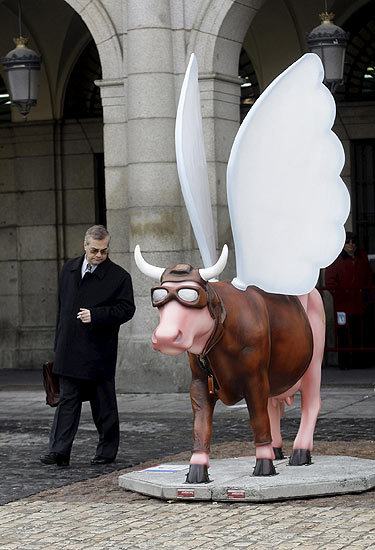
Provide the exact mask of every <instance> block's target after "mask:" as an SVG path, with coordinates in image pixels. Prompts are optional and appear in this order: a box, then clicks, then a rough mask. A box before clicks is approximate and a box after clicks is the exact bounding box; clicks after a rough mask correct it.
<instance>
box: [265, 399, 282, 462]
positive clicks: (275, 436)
mask: <svg viewBox="0 0 375 550" xmlns="http://www.w3.org/2000/svg"><path fill="white" fill-rule="evenodd" d="M267 409H268V416H269V419H270V426H271V436H272V447H273V452H274V455H275V460H282V459H283V458H285V456H284V453H283V439H282V436H281V430H280V421H281V418H282V416H283V414H284V404H283V403H282V402H280V401H279V400H278V399H275V398H274V397H270V398H269V399H268V407H267Z"/></svg>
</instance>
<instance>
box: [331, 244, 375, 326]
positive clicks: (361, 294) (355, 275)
mask: <svg viewBox="0 0 375 550" xmlns="http://www.w3.org/2000/svg"><path fill="white" fill-rule="evenodd" d="M325 285H326V287H327V288H328V290H330V291H331V293H332V296H333V300H334V304H335V310H336V311H345V313H352V314H355V315H361V314H363V312H364V310H365V305H366V302H367V301H368V296H369V289H370V288H372V287H373V282H372V271H371V267H370V264H369V261H368V258H367V255H366V253H365V251H364V250H358V252H357V254H356V255H355V256H354V258H352V257H351V256H349V254H347V253H346V252H342V253H341V254H340V256H339V257H338V258H337V259H336V260H335V261H334V262H333V264H331V265H330V266H329V267H327V269H326V271H325Z"/></svg>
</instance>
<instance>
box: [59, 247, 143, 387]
mask: <svg viewBox="0 0 375 550" xmlns="http://www.w3.org/2000/svg"><path fill="white" fill-rule="evenodd" d="M83 260H84V255H83V256H81V257H79V258H74V259H73V260H69V261H68V262H66V264H65V265H64V267H63V269H62V271H61V275H60V282H59V310H58V316H57V325H56V336H55V361H54V369H53V370H54V372H55V373H56V374H59V375H61V376H70V377H73V378H81V379H84V380H103V379H110V378H113V376H114V375H115V369H116V359H117V345H118V332H119V328H120V325H121V324H122V323H125V322H126V321H128V320H129V319H131V318H132V317H133V315H134V312H135V305H134V298H133V288H132V282H131V278H130V275H129V273H128V272H127V271H125V269H123V268H122V267H120V266H119V265H117V264H115V263H113V262H111V260H110V259H109V258H107V259H106V260H105V261H104V262H102V263H101V264H99V265H98V266H97V268H96V269H95V271H94V272H93V273H88V274H86V275H85V276H84V278H83V279H82V276H81V268H82V263H83ZM80 308H86V309H89V310H90V312H91V323H82V321H80V320H79V319H77V313H78V312H79V309H80Z"/></svg>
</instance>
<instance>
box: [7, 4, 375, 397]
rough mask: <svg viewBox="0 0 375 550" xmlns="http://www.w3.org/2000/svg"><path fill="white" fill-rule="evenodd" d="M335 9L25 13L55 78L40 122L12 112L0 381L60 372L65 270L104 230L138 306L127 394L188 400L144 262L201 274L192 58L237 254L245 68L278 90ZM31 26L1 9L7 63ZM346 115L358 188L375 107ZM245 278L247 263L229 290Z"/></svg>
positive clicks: (122, 377)
mask: <svg viewBox="0 0 375 550" xmlns="http://www.w3.org/2000/svg"><path fill="white" fill-rule="evenodd" d="M36 4H38V5H37V9H36ZM368 4H371V2H366V1H363V0H357V1H353V0H335V1H331V2H329V8H330V9H332V10H333V11H335V13H336V23H337V24H339V25H341V26H343V25H344V24H345V22H346V21H349V20H350V21H351V20H353V17H355V15H356V13H358V12H360V10H364V9H367V7H366V6H367V5H368ZM321 8H322V6H321V2H318V1H317V0H306V1H300V0H267V1H265V0H66V1H65V0H38V1H36V0H23V2H22V19H23V25H24V34H27V35H28V36H30V46H31V47H32V48H33V49H35V50H37V51H38V52H39V53H41V55H42V59H43V65H42V72H41V86H40V95H39V100H38V105H37V106H36V107H35V108H34V109H33V110H32V111H31V113H30V115H29V116H28V119H27V121H23V120H22V118H21V117H20V116H19V115H18V114H17V112H16V111H15V110H13V109H12V111H10V108H9V107H6V102H3V103H4V104H3V106H1V105H0V109H2V111H0V197H1V200H0V243H1V246H0V280H1V288H0V330H1V339H0V368H40V365H41V363H42V362H43V361H44V360H46V359H49V358H51V357H52V355H51V353H52V352H51V348H52V341H53V332H54V323H55V315H56V289H57V278H58V272H59V269H60V268H61V265H62V263H63V262H64V261H65V260H66V259H67V258H70V257H73V256H75V255H78V254H80V253H81V250H82V239H83V234H84V231H85V229H86V228H87V227H88V226H90V225H92V224H93V223H97V222H103V221H104V222H106V223H107V225H108V228H109V230H110V231H111V233H112V240H111V257H112V258H113V259H114V261H116V262H118V263H120V264H121V265H123V266H124V267H125V268H126V269H127V270H129V271H130V272H131V274H132V276H133V281H134V286H135V294H136V303H137V314H136V317H135V319H134V320H133V321H132V322H131V323H129V324H128V325H127V326H125V327H123V328H122V330H121V339H120V347H119V360H118V385H119V387H120V389H125V390H126V391H160V392H162V391H165V392H167V391H182V390H186V388H187V387H188V381H189V372H188V369H187V368H186V366H185V358H177V359H176V358H168V357H164V356H160V355H157V354H156V353H154V352H153V351H152V350H151V347H150V343H149V342H150V336H151V332H152V329H153V327H154V325H155V322H156V314H155V312H154V311H153V310H152V308H151V305H150V299H149V288H150V281H149V280H146V278H145V277H144V276H143V275H141V274H139V273H138V271H137V269H136V268H135V265H134V261H133V257H132V254H133V250H134V247H135V245H136V244H140V246H141V249H142V251H143V252H144V255H145V257H146V259H147V260H148V261H150V262H151V263H154V264H155V265H161V266H162V265H167V264H170V263H175V262H176V261H189V262H191V263H193V264H196V265H197V264H198V265H199V264H200V257H199V253H198V251H197V246H196V243H195V240H194V237H193V234H192V231H191V228H190V224H189V221H188V218H187V214H186V211H185V208H184V205H183V201H182V197H181V193H180V190H179V184H178V180H177V171H176V164H175V152H174V124H175V115H176V106H177V102H178V97H179V91H180V87H181V84H182V79H183V75H184V72H185V69H186V65H187V62H188V59H189V56H190V54H191V53H192V52H195V54H196V55H197V59H198V64H199V73H200V89H201V102H202V114H203V119H204V133H205V141H206V154H207V161H208V170H209V180H210V188H211V199H212V204H213V209H214V219H215V224H216V232H217V243H218V247H221V246H222V245H223V244H224V243H225V242H226V243H228V244H229V246H230V247H231V248H232V249H233V246H231V245H232V237H231V230H230V223H229V219H228V213H227V204H226V187H225V179H226V176H225V173H226V163H227V160H228V157H229V152H230V148H231V145H232V142H233V139H234V136H235V134H236V132H237V130H238V127H239V124H240V100H241V83H243V80H241V79H240V78H239V61H240V56H241V55H246V57H247V58H248V59H249V60H250V64H251V71H252V76H253V78H254V79H255V80H256V83H257V86H258V88H259V89H260V91H262V90H263V89H264V88H265V87H266V86H267V84H268V83H269V82H270V81H271V80H272V79H273V78H274V77H275V76H276V75H277V74H279V73H280V72H281V71H282V70H283V69H284V68H286V67H287V66H288V65H289V64H290V63H291V62H293V61H294V60H295V59H297V58H298V57H299V56H300V55H302V54H303V53H304V52H305V51H307V47H306V33H307V32H308V31H310V30H311V29H312V28H313V27H315V26H317V25H318V24H319V20H318V13H319V12H320V11H321ZM17 17H18V15H17V1H16V0H2V1H0V28H1V33H0V53H1V55H5V54H6V53H7V51H9V50H10V49H12V47H13V46H12V38H13V36H15V35H16V34H17ZM363 17H365V16H364V15H363ZM354 21H356V19H355V20H354ZM353 47H354V46H353ZM95 56H96V58H95ZM370 57H371V56H370ZM94 58H95V59H96V64H95V59H94ZM371 63H374V64H375V58H374V57H372V58H371V59H370V60H369V61H368V63H367V65H368V66H370V65H371ZM98 67H99V68H98ZM366 68H367V66H366ZM94 83H95V84H94ZM0 84H1V82H0ZM2 90H3V91H4V90H5V88H4V86H3V88H2ZM99 90H100V96H99ZM0 91H1V90H0ZM5 92H6V90H5ZM1 96H2V94H1V93H0V98H1ZM3 96H5V97H6V93H4V94H3ZM98 103H99V105H98ZM7 109H8V110H7ZM338 113H339V116H338V118H337V123H336V127H335V131H336V132H337V133H338V135H339V137H340V138H341V140H342V142H343V144H344V148H345V151H346V159H347V160H346V165H345V168H344V172H343V176H344V179H345V181H346V183H347V184H348V187H349V188H351V183H352V175H353V162H352V158H351V155H352V142H353V140H372V139H375V124H374V123H375V102H374V97H373V96H372V95H371V94H369V95H368V96H367V97H362V96H358V100H355V98H354V100H353V98H351V101H350V102H346V101H345V97H344V99H342V98H341V99H340V103H339V109H338ZM351 224H352V221H351V220H349V222H348V227H351ZM374 246H375V243H374ZM374 253H375V249H374ZM233 265H234V262H233V256H231V259H230V262H229V265H228V267H227V270H226V272H225V275H226V276H228V277H231V276H233Z"/></svg>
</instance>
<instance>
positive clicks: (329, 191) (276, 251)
mask: <svg viewBox="0 0 375 550" xmlns="http://www.w3.org/2000/svg"><path fill="white" fill-rule="evenodd" d="M323 75H324V73H323V66H322V63H321V61H320V59H319V57H318V56H317V55H315V54H306V55H304V56H303V57H301V58H300V59H299V60H298V61H296V62H295V63H294V64H293V65H291V66H290V67H289V68H288V69H287V70H286V71H284V72H283V73H282V74H281V75H280V76H279V77H277V78H276V79H275V80H274V81H273V82H272V83H271V84H270V86H269V87H268V88H267V89H266V90H265V91H264V92H263V94H262V95H261V96H260V98H259V99H258V100H257V102H256V103H255V104H254V106H253V107H252V109H251V110H250V112H249V114H248V115H247V116H246V118H245V120H244V122H243V123H242V125H241V127H240V129H239V131H238V133H237V136H236V138H235V141H234V144H233V147H232V150H231V154H230V158H229V163H228V170H227V191H228V205H229V212H230V217H231V223H232V231H233V236H234V241H235V249H236V263H237V279H235V280H234V281H232V282H233V284H234V285H235V286H238V288H241V287H244V286H247V285H256V286H258V287H260V288H262V289H263V290H265V291H267V292H274V293H280V294H294V295H300V294H305V293H308V292H310V291H311V290H312V288H313V287H314V286H315V284H316V282H317V279H318V276H319V269H320V268H321V267H326V266H327V265H329V264H330V263H332V261H333V260H334V259H335V258H336V257H337V255H338V254H339V253H340V251H341V249H342V247H343V244H344V240H345V231H344V227H343V224H344V223H345V221H346V219H347V217H348V214H349V209H350V199H349V193H348V191H347V188H346V186H345V184H344V182H343V181H342V180H341V178H340V172H341V170H342V167H343V165H344V151H343V148H342V145H341V143H340V141H339V139H338V138H337V136H336V135H335V134H334V133H333V132H332V131H331V128H332V125H333V122H334V118H335V112H336V109H335V102H334V99H333V97H332V95H331V94H330V92H329V91H328V89H327V88H326V86H324V85H323V84H322V81H323Z"/></svg>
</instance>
